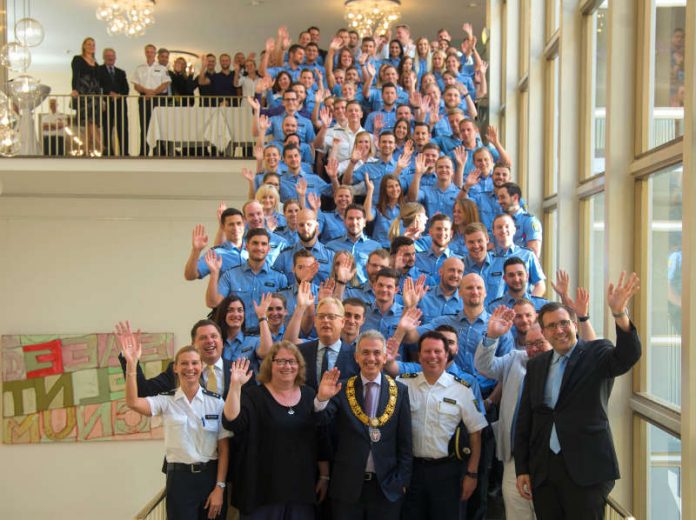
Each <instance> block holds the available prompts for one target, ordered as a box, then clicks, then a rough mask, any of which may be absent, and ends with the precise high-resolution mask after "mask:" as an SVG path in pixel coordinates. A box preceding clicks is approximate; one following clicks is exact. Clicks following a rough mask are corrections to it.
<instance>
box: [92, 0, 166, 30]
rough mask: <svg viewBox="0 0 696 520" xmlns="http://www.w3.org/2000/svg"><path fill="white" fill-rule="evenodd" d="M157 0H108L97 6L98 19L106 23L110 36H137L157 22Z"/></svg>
mask: <svg viewBox="0 0 696 520" xmlns="http://www.w3.org/2000/svg"><path fill="white" fill-rule="evenodd" d="M154 14H155V0H106V1H104V2H102V3H101V4H100V5H99V7H97V20H101V21H102V22H105V23H106V32H107V33H108V34H109V36H114V35H116V34H125V35H126V36H128V37H131V38H136V37H138V36H142V35H144V34H145V30H146V29H147V28H148V27H149V26H151V25H152V24H153V23H155V16H154Z"/></svg>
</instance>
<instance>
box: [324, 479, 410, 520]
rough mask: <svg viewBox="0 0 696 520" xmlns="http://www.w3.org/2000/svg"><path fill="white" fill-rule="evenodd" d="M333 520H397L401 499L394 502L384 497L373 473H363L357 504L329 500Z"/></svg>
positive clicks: (333, 499)
mask: <svg viewBox="0 0 696 520" xmlns="http://www.w3.org/2000/svg"><path fill="white" fill-rule="evenodd" d="M331 503H332V508H331V511H332V517H333V520H398V518H399V514H400V513H401V504H402V503H403V499H399V500H397V501H396V502H392V501H390V500H389V499H388V498H387V497H385V496H384V493H383V492H382V488H381V487H380V485H379V482H378V481H377V475H375V474H374V473H365V477H364V481H363V485H362V491H361V493H360V498H359V499H358V501H357V502H345V501H343V500H338V499H335V498H332V499H331Z"/></svg>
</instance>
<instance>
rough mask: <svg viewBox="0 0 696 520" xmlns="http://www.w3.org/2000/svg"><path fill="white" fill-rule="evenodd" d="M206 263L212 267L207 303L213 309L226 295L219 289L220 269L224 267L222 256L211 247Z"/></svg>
mask: <svg viewBox="0 0 696 520" xmlns="http://www.w3.org/2000/svg"><path fill="white" fill-rule="evenodd" d="M205 263H206V265H207V266H208V269H210V277H209V278H210V279H209V280H208V289H207V290H206V292H205V304H206V305H207V306H208V307H210V308H211V309H214V308H215V307H217V306H218V305H219V304H220V302H221V301H222V300H223V299H224V297H223V296H222V295H221V294H220V292H219V291H218V282H219V281H220V269H221V268H222V257H220V256H218V255H216V254H215V251H214V250H213V249H209V250H208V252H207V253H206V254H205Z"/></svg>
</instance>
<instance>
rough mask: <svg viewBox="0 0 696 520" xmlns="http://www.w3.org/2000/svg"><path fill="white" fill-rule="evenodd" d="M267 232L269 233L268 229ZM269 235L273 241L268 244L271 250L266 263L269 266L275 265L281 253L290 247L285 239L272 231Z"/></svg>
mask: <svg viewBox="0 0 696 520" xmlns="http://www.w3.org/2000/svg"><path fill="white" fill-rule="evenodd" d="M266 231H268V229H267V230H266ZM268 234H269V235H271V240H270V241H269V243H268V245H269V249H268V255H266V262H267V263H268V265H273V262H275V261H276V258H278V255H279V254H280V252H281V251H282V250H283V249H285V248H286V247H287V246H288V243H287V242H286V241H285V239H284V238H283V237H281V236H280V235H276V234H275V233H274V232H272V231H268Z"/></svg>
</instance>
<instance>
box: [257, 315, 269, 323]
mask: <svg viewBox="0 0 696 520" xmlns="http://www.w3.org/2000/svg"><path fill="white" fill-rule="evenodd" d="M262 321H268V318H266V316H263V317H261V318H259V323H261V322H262Z"/></svg>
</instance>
